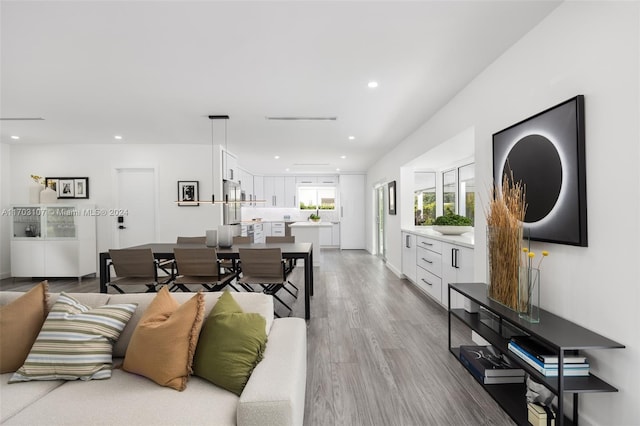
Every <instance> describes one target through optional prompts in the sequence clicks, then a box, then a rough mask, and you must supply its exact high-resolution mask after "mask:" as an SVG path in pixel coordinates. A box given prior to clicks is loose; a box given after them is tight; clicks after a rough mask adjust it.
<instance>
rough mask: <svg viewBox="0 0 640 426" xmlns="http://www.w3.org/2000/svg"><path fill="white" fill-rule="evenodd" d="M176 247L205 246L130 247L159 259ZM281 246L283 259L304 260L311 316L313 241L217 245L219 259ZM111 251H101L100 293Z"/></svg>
mask: <svg viewBox="0 0 640 426" xmlns="http://www.w3.org/2000/svg"><path fill="white" fill-rule="evenodd" d="M176 247H205V246H204V245H201V244H176V243H148V244H142V245H138V246H133V247H127V248H128V249H147V248H150V249H151V251H152V252H153V257H154V258H156V259H158V260H170V259H173V249H174V248H176ZM274 247H275V248H280V250H282V258H283V259H303V260H304V317H305V319H307V320H308V319H310V318H311V306H310V305H311V299H310V298H311V296H313V250H312V247H313V245H312V244H311V243H269V244H234V245H233V246H231V247H228V248H222V247H216V252H217V254H218V259H228V260H238V259H240V254H239V251H238V249H241V248H274ZM110 258H111V257H110V256H109V252H108V251H105V252H101V253H100V293H106V292H107V279H108V277H109V270H108V269H109V263H108V261H109V259H110Z"/></svg>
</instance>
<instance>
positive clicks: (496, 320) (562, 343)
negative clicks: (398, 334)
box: [448, 283, 624, 426]
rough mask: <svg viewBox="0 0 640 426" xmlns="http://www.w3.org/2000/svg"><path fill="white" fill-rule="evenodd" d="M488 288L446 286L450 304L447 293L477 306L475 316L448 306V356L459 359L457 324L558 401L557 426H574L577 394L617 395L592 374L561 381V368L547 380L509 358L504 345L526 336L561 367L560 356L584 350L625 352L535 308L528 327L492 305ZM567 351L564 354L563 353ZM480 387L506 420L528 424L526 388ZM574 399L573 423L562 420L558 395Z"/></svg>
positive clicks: (613, 342)
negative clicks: (453, 323) (548, 351)
mask: <svg viewBox="0 0 640 426" xmlns="http://www.w3.org/2000/svg"><path fill="white" fill-rule="evenodd" d="M487 290H488V286H487V285H486V284H484V283H453V284H449V300H450V301H451V292H457V293H459V294H461V295H462V296H464V297H466V298H468V299H469V300H470V301H472V302H475V303H477V304H478V305H480V307H481V309H479V312H478V313H469V312H467V311H466V310H464V309H455V308H452V307H451V303H449V315H448V316H449V351H450V352H451V353H452V354H453V355H455V357H456V358H457V359H458V360H460V348H459V347H452V346H451V321H452V319H457V320H459V321H461V322H462V323H463V324H465V325H466V326H467V327H469V328H470V329H472V330H474V331H475V332H476V333H478V334H479V335H480V336H481V337H482V338H484V339H485V340H486V341H488V342H489V343H490V344H491V345H493V346H494V347H495V348H496V349H497V350H498V351H500V352H501V353H503V354H506V355H507V356H508V357H509V359H510V360H512V361H513V362H514V363H515V364H517V365H518V366H519V367H520V368H522V369H524V370H525V371H526V372H527V373H528V374H529V375H530V376H531V377H532V378H534V379H535V380H536V381H537V382H539V383H542V384H543V385H544V386H545V387H547V388H548V389H550V390H551V391H552V392H553V393H554V394H556V396H558V398H557V400H558V407H557V420H556V424H557V425H559V426H562V425H564V424H575V425H577V424H578V395H579V394H580V393H583V392H617V391H618V389H616V388H615V387H613V386H611V385H610V384H608V383H607V382H605V381H604V380H601V379H599V378H598V377H596V376H594V375H593V374H589V376H584V377H570V376H563V375H562V369H561V368H560V374H559V375H558V377H546V376H544V375H542V374H541V373H539V372H538V371H536V370H535V369H533V368H532V367H530V366H529V365H528V364H527V363H526V362H524V361H522V360H521V359H520V358H519V357H518V356H516V355H514V354H512V353H511V352H510V351H509V349H508V348H507V345H508V343H509V339H510V337H511V336H514V335H526V336H532V337H535V338H536V339H539V340H540V341H542V342H543V343H546V344H547V345H548V346H550V347H552V348H553V349H554V350H555V351H556V353H557V354H558V362H559V364H560V366H561V365H562V364H563V360H564V356H565V355H569V354H573V353H576V352H577V351H580V350H585V349H609V348H624V345H622V344H620V343H618V342H615V341H613V340H611V339H608V338H606V337H604V336H601V335H600V334H597V333H594V332H592V331H590V330H587V329H586V328H584V327H581V326H579V325H577V324H575V323H573V322H571V321H567V320H565V319H563V318H561V317H559V316H557V315H554V314H552V313H550V312H547V311H545V310H542V309H540V322H539V323H536V324H534V323H530V322H528V321H526V320H523V319H521V318H519V317H518V313H517V312H515V311H513V310H511V309H509V308H507V307H506V306H503V305H501V304H500V303H498V302H495V301H493V300H491V299H490V298H489V297H488V296H487ZM565 352H566V353H565ZM481 385H482V386H483V388H484V389H485V390H486V391H487V392H488V393H489V394H490V395H491V396H492V397H493V399H494V400H496V402H498V404H500V406H501V407H502V409H503V410H504V411H505V412H506V413H507V414H509V416H511V418H512V419H513V420H514V421H515V422H516V423H517V424H521V425H523V424H524V425H526V424H528V420H527V401H526V397H525V393H526V385H525V384H523V383H518V384H499V385H485V384H482V383H481ZM565 393H570V394H573V420H572V421H571V420H570V419H568V418H567V417H566V416H564V402H563V397H562V396H563V395H564V394H565Z"/></svg>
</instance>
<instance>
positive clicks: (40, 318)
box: [0, 281, 49, 373]
mask: <svg viewBox="0 0 640 426" xmlns="http://www.w3.org/2000/svg"><path fill="white" fill-rule="evenodd" d="M48 289H49V288H48V283H47V281H42V282H41V283H40V284H38V285H37V286H35V287H34V288H32V289H31V290H29V291H28V292H26V293H25V294H24V295H22V296H20V297H19V298H17V299H16V300H14V301H13V302H11V303H9V304H8V305H5V306H2V307H0V336H2V338H0V373H12V372H14V371H16V370H17V369H18V368H20V367H21V366H22V364H23V363H24V360H25V359H26V358H27V355H28V354H29V351H30V350H31V346H33V342H35V341H36V337H38V333H39V332H40V329H41V328H42V324H43V323H44V320H45V319H46V318H47V298H48V297H49V294H48Z"/></svg>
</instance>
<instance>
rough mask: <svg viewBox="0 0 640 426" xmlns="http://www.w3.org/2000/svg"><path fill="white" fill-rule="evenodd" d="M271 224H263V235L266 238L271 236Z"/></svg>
mask: <svg viewBox="0 0 640 426" xmlns="http://www.w3.org/2000/svg"><path fill="white" fill-rule="evenodd" d="M271 225H272V224H271V222H262V233H263V234H264V236H265V237H270V236H271Z"/></svg>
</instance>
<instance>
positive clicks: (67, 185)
mask: <svg viewBox="0 0 640 426" xmlns="http://www.w3.org/2000/svg"><path fill="white" fill-rule="evenodd" d="M44 184H45V185H46V186H47V187H48V188H51V189H53V190H54V191H56V193H57V194H58V199H60V198H65V199H66V198H69V199H71V198H89V178H88V177H47V178H44Z"/></svg>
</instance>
